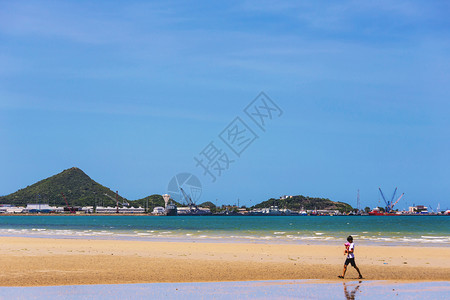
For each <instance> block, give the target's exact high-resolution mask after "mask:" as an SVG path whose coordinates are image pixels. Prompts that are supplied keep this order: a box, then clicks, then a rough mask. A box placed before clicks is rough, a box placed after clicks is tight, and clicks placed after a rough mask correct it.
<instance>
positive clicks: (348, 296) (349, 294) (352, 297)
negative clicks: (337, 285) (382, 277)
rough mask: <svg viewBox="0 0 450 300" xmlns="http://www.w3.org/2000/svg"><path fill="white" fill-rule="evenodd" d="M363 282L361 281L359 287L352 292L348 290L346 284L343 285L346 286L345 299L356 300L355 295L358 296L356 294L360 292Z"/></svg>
mask: <svg viewBox="0 0 450 300" xmlns="http://www.w3.org/2000/svg"><path fill="white" fill-rule="evenodd" d="M361 282H362V281H359V282H358V285H357V286H356V287H355V288H354V289H353V290H351V291H349V290H348V289H347V285H346V284H345V282H343V283H342V284H343V285H344V294H345V299H347V300H355V295H356V292H357V291H358V290H359V286H360V284H361Z"/></svg>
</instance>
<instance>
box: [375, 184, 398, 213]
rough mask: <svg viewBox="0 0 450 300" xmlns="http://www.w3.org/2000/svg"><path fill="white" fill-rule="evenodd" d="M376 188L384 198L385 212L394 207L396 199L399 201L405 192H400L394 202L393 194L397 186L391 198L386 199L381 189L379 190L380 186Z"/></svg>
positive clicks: (395, 191)
mask: <svg viewBox="0 0 450 300" xmlns="http://www.w3.org/2000/svg"><path fill="white" fill-rule="evenodd" d="M378 189H379V190H380V194H381V197H382V198H383V200H384V203H386V212H387V213H389V212H390V211H391V210H392V209H393V208H394V206H395V205H396V204H397V203H398V201H400V199H401V198H402V197H403V195H404V194H405V193H402V194H401V195H400V197H398V199H397V200H396V201H395V202H394V198H395V194H396V193H397V188H395V190H394V193H393V194H392V198H391V200H390V201H387V200H386V198H385V197H384V194H383V191H381V188H378Z"/></svg>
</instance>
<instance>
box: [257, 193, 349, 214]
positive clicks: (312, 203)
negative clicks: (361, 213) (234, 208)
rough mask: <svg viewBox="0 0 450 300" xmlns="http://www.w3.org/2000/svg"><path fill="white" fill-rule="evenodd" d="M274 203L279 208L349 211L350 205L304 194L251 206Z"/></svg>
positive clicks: (262, 206)
mask: <svg viewBox="0 0 450 300" xmlns="http://www.w3.org/2000/svg"><path fill="white" fill-rule="evenodd" d="M273 205H276V206H278V207H279V208H287V209H291V210H301V209H305V210H313V209H334V210H339V211H350V210H352V207H351V206H350V205H349V204H347V203H344V202H335V201H331V200H330V199H326V198H313V197H305V196H302V195H300V196H293V197H292V198H289V197H288V198H287V199H274V198H271V199H269V200H267V201H263V202H261V203H259V204H256V205H255V206H253V208H265V207H270V206H273Z"/></svg>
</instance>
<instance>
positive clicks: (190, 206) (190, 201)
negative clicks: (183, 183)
mask: <svg viewBox="0 0 450 300" xmlns="http://www.w3.org/2000/svg"><path fill="white" fill-rule="evenodd" d="M180 190H181V193H182V194H183V197H184V199H186V202H187V205H188V206H189V209H191V210H192V207H194V210H195V211H198V207H197V205H195V203H194V201H192V199H191V197H190V196H189V195H188V194H186V192H185V191H184V190H183V188H182V187H180Z"/></svg>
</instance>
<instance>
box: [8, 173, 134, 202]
mask: <svg viewBox="0 0 450 300" xmlns="http://www.w3.org/2000/svg"><path fill="white" fill-rule="evenodd" d="M61 193H64V195H65V196H66V198H67V201H68V202H69V205H70V206H85V205H90V206H93V205H94V204H97V205H105V206H107V205H109V206H115V205H116V201H115V200H114V199H115V192H113V191H112V190H110V189H109V188H107V187H105V186H103V185H101V184H99V183H97V182H95V181H94V180H92V179H91V178H90V177H89V176H88V175H86V174H85V173H84V172H83V171H82V170H80V169H78V168H70V169H67V170H64V171H62V172H61V173H59V174H56V175H54V176H51V177H49V178H46V179H44V180H41V181H39V182H36V183H35V184H33V185H30V186H27V187H26V188H23V189H20V190H18V191H17V192H15V193H12V194H9V195H7V196H3V197H0V203H3V204H15V205H26V204H27V203H38V202H40V203H48V204H50V205H57V206H65V205H66V203H65V201H64V198H63V197H62V195H61ZM105 194H108V195H109V196H111V197H113V198H114V199H111V198H109V197H108V196H106V195H105ZM118 198H119V203H122V202H123V200H126V199H125V198H123V197H121V196H119V197H118ZM130 204H131V203H130Z"/></svg>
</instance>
